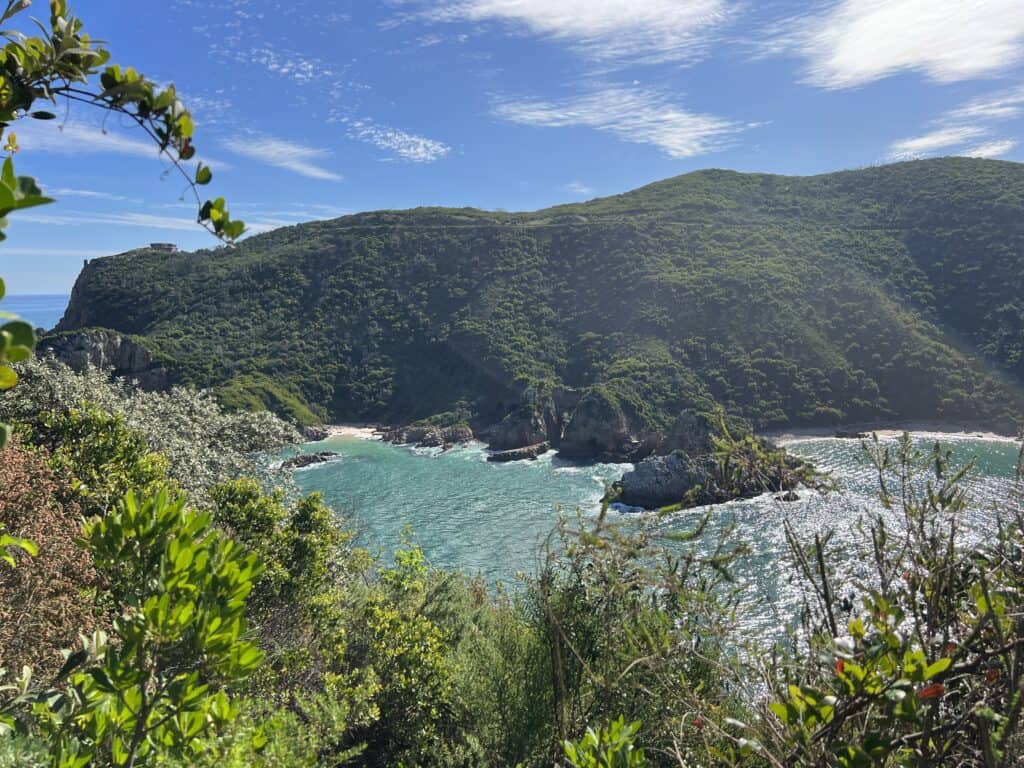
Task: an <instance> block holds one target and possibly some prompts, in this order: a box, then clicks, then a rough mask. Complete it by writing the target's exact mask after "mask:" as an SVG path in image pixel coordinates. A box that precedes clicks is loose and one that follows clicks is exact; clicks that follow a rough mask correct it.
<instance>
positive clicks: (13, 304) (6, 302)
mask: <svg viewBox="0 0 1024 768" xmlns="http://www.w3.org/2000/svg"><path fill="white" fill-rule="evenodd" d="M69 298H71V297H70V296H69V295H68V294H66V293H55V294H37V295H31V296H4V298H3V299H2V300H0V311H3V312H12V313H14V314H15V315H17V316H18V317H20V318H21V319H22V320H25V321H26V322H29V323H32V325H33V326H34V327H36V328H45V329H46V330H48V331H49V330H51V329H52V328H53V327H54V326H56V325H57V323H59V322H60V318H61V316H62V315H63V314H64V310H65V309H66V308H67V306H68V299H69Z"/></svg>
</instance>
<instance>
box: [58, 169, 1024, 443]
mask: <svg viewBox="0 0 1024 768" xmlns="http://www.w3.org/2000/svg"><path fill="white" fill-rule="evenodd" d="M1022 265H1024V166H1021V165H1019V164H1015V163H1010V162H1000V161H989V160H975V159H965V158H947V159H939V160H922V161H915V162H909V163H900V164H896V165H889V166H884V167H878V168H870V169H865V170H858V171H849V172H843V173H833V174H826V175H822V176H814V177H785V176H772V175H762V174H741V173H734V172H730V171H718V170H710V171H701V172H697V173H690V174H687V175H684V176H679V177H676V178H673V179H669V180H666V181H663V182H659V183H656V184H652V185H650V186H647V187H644V188H642V189H638V190H635V191H633V192H629V193H626V194H623V195H618V196H615V197H610V198H605V199H600V200H595V201H592V202H589V203H583V204H578V205H566V206H560V207H557V208H551V209H548V210H544V211H538V212H536V213H521V214H518V213H517V214H510V213H491V212H484V211H479V210H473V209H461V210H454V209H433V208H431V209H416V210H410V211H383V212H375V213H366V214H359V215H355V216H348V217H344V218H340V219H335V220H332V221H322V222H316V223H310V224H303V225H299V226H294V227H288V228H284V229H279V230H276V231H274V232H270V233H267V234H264V235H259V236H255V237H252V238H250V239H248V240H246V241H245V242H244V243H242V244H241V245H239V246H238V247H237V248H234V249H231V250H228V249H218V250H211V251H200V252H197V253H176V254H167V253H158V252H155V251H148V250H140V251H133V252H130V253H126V254H122V255H119V256H111V257H108V258H103V259H96V260H93V261H92V262H91V263H89V264H88V265H87V266H86V267H85V269H84V270H83V272H82V274H81V276H80V277H79V279H78V282H77V283H76V285H75V289H74V293H73V296H72V302H71V306H70V307H69V310H68V313H67V315H66V316H65V318H64V320H63V322H62V324H61V326H60V327H59V329H58V330H59V331H69V330H74V329H80V328H86V327H104V328H110V329H114V330H117V331H121V332H123V333H128V334H135V335H137V336H139V337H141V339H142V340H143V342H144V344H145V345H146V346H147V347H149V348H150V349H151V350H152V351H153V353H154V355H155V356H156V357H158V358H160V359H164V360H166V361H168V365H169V368H170V371H171V377H172V380H175V381H180V382H188V383H192V384H196V385H199V386H203V387H212V388H215V389H216V390H217V391H218V392H219V393H220V395H221V396H222V397H223V398H224V399H225V400H226V401H227V402H228V403H229V404H234V405H238V406H244V405H250V406H251V405H255V404H259V403H264V404H267V405H270V406H271V407H273V408H276V409H278V410H283V411H285V412H289V413H291V414H292V415H295V416H298V417H299V418H300V419H302V420H306V421H310V420H315V419H323V420H328V419H333V420H354V419H373V420H383V421H391V422H400V421H411V420H413V419H417V418H423V417H427V416H431V415H433V414H437V413H441V412H445V411H451V410H453V409H456V408H457V407H459V405H460V403H461V404H463V405H464V406H467V407H468V408H469V410H470V411H471V412H472V413H473V415H474V417H475V418H476V420H477V422H478V423H489V422H493V421H496V420H498V419H500V418H501V417H502V416H503V415H504V414H505V413H507V412H509V411H510V410H512V409H513V408H515V407H516V406H517V405H518V404H519V403H520V401H521V400H522V399H523V398H524V397H527V398H529V397H532V396H534V395H535V394H536V393H537V392H541V393H543V392H546V391H551V390H553V389H554V388H555V387H561V388H568V389H574V390H578V391H581V392H582V393H583V394H584V395H587V394H588V393H589V394H590V395H591V399H592V398H593V397H602V398H605V399H607V400H609V401H612V402H614V403H615V404H617V406H618V407H620V408H621V410H622V412H623V413H624V414H625V415H626V417H627V419H628V420H629V421H630V423H631V424H632V425H633V426H634V427H636V428H637V429H638V430H643V429H665V428H667V427H668V425H669V424H670V423H671V420H672V419H673V418H674V416H675V415H676V414H678V413H679V411H680V409H681V408H684V407H690V406H694V405H696V406H699V407H707V406H710V405H711V404H713V403H717V404H720V405H723V406H725V407H726V408H727V409H729V410H730V411H732V412H735V413H736V414H739V415H743V416H745V417H747V418H749V419H750V420H751V422H753V423H754V424H755V425H756V426H758V427H761V428H767V427H779V426H785V425H812V424H813V425H826V424H838V423H843V422H851V421H861V420H869V419H878V418H901V419H945V420H950V421H957V422H961V423H978V424H990V425H992V426H996V427H999V428H1003V429H1009V428H1011V424H1012V423H1013V421H1014V419H1015V418H1016V417H1017V416H1018V415H1019V414H1020V413H1022V412H1024V407H1022V398H1021V396H1020V384H1021V383H1022V381H1024V298H1022V297H1024V277H1022V271H1024V270H1022V269H1021V267H1022ZM524 393H525V394H524Z"/></svg>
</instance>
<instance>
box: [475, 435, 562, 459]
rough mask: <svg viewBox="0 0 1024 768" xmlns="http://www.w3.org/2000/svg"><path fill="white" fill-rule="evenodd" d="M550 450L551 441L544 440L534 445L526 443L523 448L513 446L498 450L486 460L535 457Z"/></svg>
mask: <svg viewBox="0 0 1024 768" xmlns="http://www.w3.org/2000/svg"><path fill="white" fill-rule="evenodd" d="M550 450H551V443H549V442H548V441H546V440H545V441H544V442H541V443H537V444H535V445H527V446H525V447H523V448H513V449H511V450H508V451H498V452H497V453H492V454H491V455H490V456H488V457H487V460H488V461H495V462H506V461H522V460H524V459H536V458H539V457H540V456H543V455H544V454H545V453H547V452H548V451H550Z"/></svg>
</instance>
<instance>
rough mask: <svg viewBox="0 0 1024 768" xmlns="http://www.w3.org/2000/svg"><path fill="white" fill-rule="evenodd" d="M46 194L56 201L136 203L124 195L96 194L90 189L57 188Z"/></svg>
mask: <svg viewBox="0 0 1024 768" xmlns="http://www.w3.org/2000/svg"><path fill="white" fill-rule="evenodd" d="M46 194H47V195H49V196H50V197H55V198H57V199H58V200H59V199H61V198H64V197H85V198H89V199H91V200H113V201H117V200H132V201H134V202H138V200H137V198H129V197H125V196H124V195H114V194H111V193H110V192H97V191H95V190H92V189H70V188H68V187H57V188H56V189H46Z"/></svg>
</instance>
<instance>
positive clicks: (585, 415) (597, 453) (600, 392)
mask: <svg viewBox="0 0 1024 768" xmlns="http://www.w3.org/2000/svg"><path fill="white" fill-rule="evenodd" d="M640 447H641V443H640V441H639V440H638V439H636V437H634V436H633V434H632V433H631V430H630V424H629V420H628V419H627V417H626V414H625V412H624V411H623V409H622V407H621V406H620V405H619V403H618V401H617V400H616V399H615V397H614V396H612V395H611V394H609V393H608V392H607V391H605V390H604V389H602V388H599V387H595V388H593V389H591V390H589V391H587V392H586V393H585V394H584V395H583V397H582V398H581V399H580V402H579V405H577V406H576V410H574V411H573V412H572V417H571V418H570V420H569V424H568V425H567V426H566V428H565V433H564V434H563V435H562V442H561V444H560V445H559V446H558V452H559V453H560V454H562V455H563V456H567V457H569V458H574V459H599V460H602V461H630V460H631V459H633V458H634V457H635V455H636V453H637V451H638V450H639V448H640Z"/></svg>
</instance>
